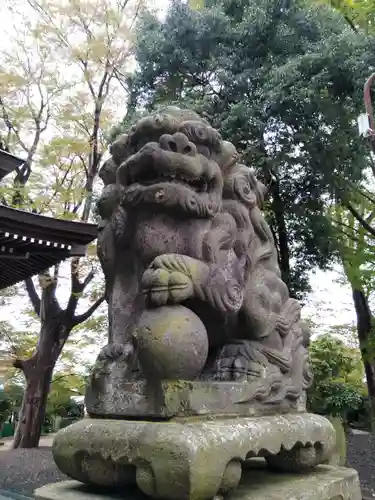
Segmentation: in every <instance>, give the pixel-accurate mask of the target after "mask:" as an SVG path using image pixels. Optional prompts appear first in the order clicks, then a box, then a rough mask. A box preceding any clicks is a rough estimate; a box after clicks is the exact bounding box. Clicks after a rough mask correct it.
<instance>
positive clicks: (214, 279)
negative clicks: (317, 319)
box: [38, 108, 360, 500]
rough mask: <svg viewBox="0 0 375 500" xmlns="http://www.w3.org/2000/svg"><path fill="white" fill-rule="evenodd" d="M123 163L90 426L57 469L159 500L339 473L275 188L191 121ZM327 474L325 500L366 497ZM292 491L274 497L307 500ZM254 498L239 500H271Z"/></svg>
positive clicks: (128, 149)
mask: <svg viewBox="0 0 375 500" xmlns="http://www.w3.org/2000/svg"><path fill="white" fill-rule="evenodd" d="M111 154H112V156H111V158H110V159H109V160H108V161H107V162H106V163H105V165H104V166H103V167H102V170H101V172H100V175H101V178H102V179H103V181H104V184H105V187H104V189H103V193H102V196H101V198H100V200H99V202H98V212H99V215H100V216H101V218H102V221H101V224H100V227H101V231H100V234H99V237H98V254H99V257H100V261H101V264H102V267H103V271H104V274H105V280H106V292H107V300H108V319H109V334H108V344H107V345H106V346H105V347H104V349H103V350H102V351H101V353H100V354H99V356H98V359H97V361H96V364H95V366H94V369H93V371H92V375H91V378H90V382H89V384H88V388H87V392H86V401H85V402H86V408H87V411H88V414H89V418H86V419H83V420H81V421H80V422H77V423H74V424H73V425H71V426H68V427H67V428H65V429H62V430H61V431H59V432H58V433H57V435H56V437H55V440H54V445H53V454H54V459H55V461H56V464H57V466H58V467H59V469H60V470H61V471H62V472H64V473H65V474H67V475H68V476H69V477H70V478H72V479H76V480H78V481H81V482H83V483H86V484H87V485H100V486H110V487H111V488H116V489H117V490H119V491H122V492H123V493H125V491H127V487H128V486H129V485H133V484H134V483H136V484H137V485H138V487H139V488H140V489H141V490H142V491H143V492H144V493H146V495H148V496H151V497H153V498H159V499H165V500H167V499H169V500H183V499H184V500H208V499H212V498H223V495H224V496H225V495H226V494H227V493H228V492H230V491H232V490H234V489H235V488H236V487H237V486H238V484H239V481H240V479H241V475H242V471H243V470H246V468H243V463H244V461H246V460H247V459H248V458H249V457H256V456H262V457H264V458H265V460H266V463H268V465H271V466H272V468H273V469H274V468H277V469H279V470H284V471H289V472H292V471H296V470H297V471H300V470H306V469H309V468H311V467H314V466H315V465H317V464H320V463H324V462H327V460H328V459H329V458H330V455H331V453H332V450H333V447H334V442H335V441H334V440H335V435H334V431H333V429H332V426H331V424H330V423H329V422H328V421H327V420H326V419H324V418H323V417H321V416H319V415H311V414H309V413H306V407H305V399H304V394H305V390H306V388H307V387H308V385H309V384H310V383H311V372H310V366H309V361H308V356H307V351H306V345H307V342H308V335H307V332H306V329H305V328H302V327H301V320H300V306H299V304H298V302H297V301H296V300H294V299H292V298H290V296H289V293H288V289H287V287H286V286H285V284H284V283H283V281H282V279H281V277H280V270H279V268H278V265H277V256H276V251H275V245H274V242H273V239H272V234H271V232H270V228H269V227H268V225H267V224H266V222H265V220H264V217H263V216H262V213H261V206H262V203H263V199H264V196H265V191H266V190H265V187H264V186H263V185H262V184H261V183H260V182H259V181H258V180H257V178H256V176H255V175H254V172H253V171H252V170H251V169H250V168H248V167H247V166H245V165H243V164H241V163H240V161H239V155H238V154H237V152H236V150H235V148H234V147H233V145H232V144H230V143H228V142H225V141H223V140H222V138H221V137H220V135H219V133H218V132H217V131H216V130H214V129H213V128H212V127H210V126H209V124H208V123H207V122H205V121H204V120H202V119H201V118H200V117H199V116H197V115H196V114H195V113H193V112H192V111H188V110H181V109H178V108H166V109H164V110H162V111H161V112H159V113H158V114H155V115H151V116H148V117H146V118H143V119H142V120H140V121H139V122H138V123H137V124H136V125H135V126H134V127H133V128H132V129H131V130H130V131H129V134H127V135H123V136H121V137H119V138H118V140H117V141H116V142H115V143H114V144H113V146H112V150H111ZM314 474H315V475H314V478H315V479H314V481H315V482H314V484H318V486H317V487H316V486H313V487H310V486H306V488H308V489H309V491H310V489H311V488H312V489H315V488H316V489H317V491H318V490H319V495H320V496H319V498H324V500H325V499H327V500H331V499H332V498H333V497H335V498H336V497H337V498H338V497H339V496H340V498H341V497H342V498H343V499H345V500H349V498H353V499H354V498H356V499H357V498H360V496H358V491H359V488H358V487H357V486H356V484H357V483H355V482H353V481H354V479H353V478H355V477H354V476H355V475H353V474H354V473H353V472H350V478H351V479H350V481H352V483H349V482H348V481H346V482H345V483H343V482H341V483H340V482H338V481H337V476H335V475H334V476H333V478H332V479H330V481H331V482H330V483H329V485H330V486H329V488H328V486H327V488H326V489H325V490H324V491H328V489H329V495H330V496H329V495H328V494H327V495H328V496H327V495H326V496H324V495H323V496H322V494H321V491H322V489H321V479H320V476H319V477H317V476H316V473H314ZM319 474H320V475H321V476H324V474H326V473H325V472H324V471H321V472H320V473H319ZM258 476H259V472H258V474H257V477H258ZM273 481H275V478H274V479H273ZM302 481H304V479H303V480H302ZM323 481H324V479H323ZM272 484H273V483H272ZM298 484H300V483H298ZM307 484H308V485H310V484H312V483H307ZM331 484H334V485H335V486H334V489H332V488H331ZM343 484H344V486H342V485H343ZM288 485H289V486H288V488H286V489H287V492H286V493H282V492H281V490H279V488H280V487H279V486H277V484H276V483H275V484H274V488H273V490H274V491H276V493H275V494H271V495H268V494H267V492H265V496H262V497H261V498H266V497H267V498H269V497H272V498H281V497H283V498H291V496H293V498H294V497H295V498H297V496H298V495H299V493H298V495H295V494H294V493H292V489H291V488H292V486H290V482H288ZM345 485H346V486H345ZM65 488H66V489H68V490H69V488H72V486H71V485H70V483H69V484H68V485H67V486H66V487H65ZM74 488H75V487H74V486H73V489H74ZM77 488H78V487H77ZM252 488H253V483H252V482H250V483H249V486H248V488H247V490H246V494H245V493H244V495H245V496H241V494H240V492H239V495H240V496H239V497H238V498H244V499H245V497H246V498H250V497H249V496H248V495H250V494H251V498H259V497H258V496H256V497H253V495H252V491H251V490H252ZM345 488H346V490H345V491H346V492H345V494H344V493H343V491H344V489H345ZM62 489H64V486H62ZM78 489H79V488H78ZM245 489H246V488H245ZM297 489H298V488H297ZM349 490H350V491H349ZM354 490H355V491H356V493H355V495H357V496H355V495H354V494H353V495H352V493H353V491H354ZM64 491H65V490H64ZM69 491H70V490H69ZM257 491H260V492H261V491H262V489H260V490H257ZM267 491H268V490H267ZM284 491H285V488H284ZM293 491H295V490H293ZM83 494H85V493H83ZM280 494H281V497H280V496H279V495H280ZM216 495H218V496H216ZM359 495H360V494H359ZM38 498H39V497H38ZM41 498H45V497H41ZM48 498H49V497H48ZM54 498H55V497H54ZM64 498H65V497H64ZM236 498H237V496H236ZM298 498H300V496H298ZM301 498H302V496H301Z"/></svg>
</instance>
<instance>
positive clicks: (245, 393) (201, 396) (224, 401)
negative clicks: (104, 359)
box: [85, 368, 306, 419]
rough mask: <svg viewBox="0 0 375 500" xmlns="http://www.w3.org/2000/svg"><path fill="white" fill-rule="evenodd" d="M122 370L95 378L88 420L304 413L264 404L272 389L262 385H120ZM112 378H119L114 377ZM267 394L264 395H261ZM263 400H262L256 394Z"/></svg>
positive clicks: (284, 404) (298, 404)
mask: <svg viewBox="0 0 375 500" xmlns="http://www.w3.org/2000/svg"><path fill="white" fill-rule="evenodd" d="M124 369H125V368H123V369H122V370H121V371H120V370H119V368H118V370H119V372H120V373H119V374H117V372H116V371H115V370H113V372H110V375H108V374H105V375H103V374H100V373H98V374H97V376H98V377H99V380H98V381H96V380H95V374H94V375H93V377H92V382H91V384H90V385H89V386H88V388H87V392H86V398H85V403H86V409H87V412H88V413H89V415H92V416H98V417H103V418H132V417H136V418H165V419H169V418H173V417H179V416H192V415H196V416H202V415H239V416H242V417H258V416H263V415H269V414H275V409H277V413H291V412H295V411H305V409H306V406H305V401H304V399H303V398H296V399H290V398H285V395H283V396H282V398H281V400H280V401H277V400H275V399H276V398H275V397H274V398H272V399H273V402H272V403H268V404H267V403H265V402H264V401H263V399H265V398H266V395H267V394H268V393H267V390H269V392H270V393H272V389H273V386H272V384H271V383H270V384H269V387H267V381H265V380H264V379H259V380H258V381H257V380H254V381H253V382H251V383H243V382H215V381H203V380H192V381H190V380H162V381H160V382H157V386H155V385H150V383H149V382H146V381H144V380H138V381H132V382H125V383H124V381H123V373H124ZM116 374H117V375H118V376H116ZM108 377H110V378H108ZM266 389H267V390H266ZM262 393H265V394H263V396H264V397H263V398H262V397H259V398H258V396H259V394H262Z"/></svg>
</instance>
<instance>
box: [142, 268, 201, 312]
mask: <svg viewBox="0 0 375 500" xmlns="http://www.w3.org/2000/svg"><path fill="white" fill-rule="evenodd" d="M141 287H142V293H143V294H144V295H145V296H146V300H147V301H148V302H149V303H151V304H152V305H154V306H159V307H160V306H163V305H165V304H167V303H172V304H177V303H180V302H183V301H184V300H186V299H188V298H189V297H190V296H191V295H192V294H193V283H192V281H191V279H190V278H189V276H187V275H186V274H183V273H181V272H179V271H169V270H167V269H160V268H157V269H155V268H150V269H147V271H145V273H144V275H143V277H142V283H141Z"/></svg>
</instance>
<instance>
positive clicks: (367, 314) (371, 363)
mask: <svg viewBox="0 0 375 500" xmlns="http://www.w3.org/2000/svg"><path fill="white" fill-rule="evenodd" d="M352 293H353V300H354V307H355V311H356V315H357V333H358V340H359V347H360V350H361V354H362V360H363V364H364V367H365V373H366V381H367V389H368V398H369V403H370V419H371V430H372V433H373V435H374V436H375V356H374V352H372V350H370V349H369V340H370V337H371V333H372V315H371V311H370V307H369V304H368V300H367V297H366V296H365V294H364V293H363V291H362V290H357V289H355V288H353V289H352Z"/></svg>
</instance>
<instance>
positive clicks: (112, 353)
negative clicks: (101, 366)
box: [98, 342, 134, 361]
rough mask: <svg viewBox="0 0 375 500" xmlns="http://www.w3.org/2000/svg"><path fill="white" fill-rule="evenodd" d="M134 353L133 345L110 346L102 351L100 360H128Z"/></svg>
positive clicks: (128, 343)
mask: <svg viewBox="0 0 375 500" xmlns="http://www.w3.org/2000/svg"><path fill="white" fill-rule="evenodd" d="M133 353H134V347H133V344H131V343H130V342H127V343H125V344H108V345H106V346H105V347H103V349H102V350H101V351H100V353H99V356H98V359H100V360H110V361H115V360H116V359H119V358H124V359H128V358H130V357H131V356H132V355H133Z"/></svg>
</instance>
